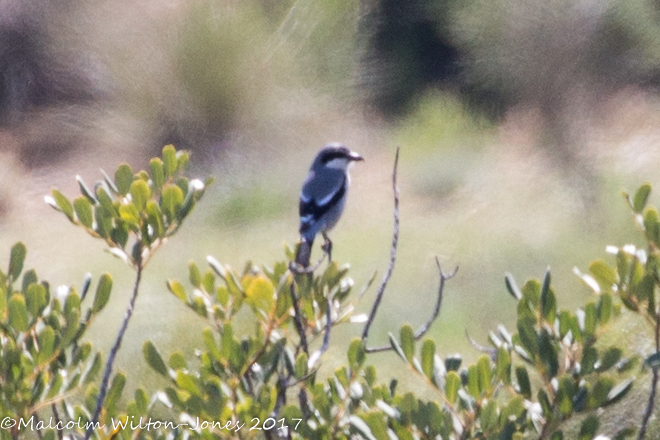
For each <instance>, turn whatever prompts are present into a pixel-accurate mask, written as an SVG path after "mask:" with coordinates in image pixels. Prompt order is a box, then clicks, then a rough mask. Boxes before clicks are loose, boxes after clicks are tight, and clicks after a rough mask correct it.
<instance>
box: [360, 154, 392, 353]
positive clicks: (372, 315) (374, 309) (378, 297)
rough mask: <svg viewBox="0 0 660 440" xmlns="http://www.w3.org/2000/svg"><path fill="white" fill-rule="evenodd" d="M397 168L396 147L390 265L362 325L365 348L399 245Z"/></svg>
mask: <svg viewBox="0 0 660 440" xmlns="http://www.w3.org/2000/svg"><path fill="white" fill-rule="evenodd" d="M398 166H399V148H398V147H397V149H396V156H395V157H394V170H393V171H392V189H393V190H394V232H393V234H392V247H391V250H390V264H389V266H388V268H387V272H386V273H385V276H384V277H383V280H382V281H381V283H380V286H379V287H378V293H377V294H376V300H375V301H374V305H373V306H372V307H371V313H370V314H369V319H367V323H366V324H365V325H364V330H363V331H362V344H363V345H365V346H366V344H367V339H368V338H369V329H370V328H371V324H372V323H373V322H374V318H376V312H377V311H378V307H379V306H380V302H381V301H382V299H383V294H384V293H385V288H386V287H387V282H388V281H389V280H390V277H391V276H392V272H393V271H394V263H395V261H396V249H397V245H398V243H399V188H398V187H397V185H396V174H397V168H398Z"/></svg>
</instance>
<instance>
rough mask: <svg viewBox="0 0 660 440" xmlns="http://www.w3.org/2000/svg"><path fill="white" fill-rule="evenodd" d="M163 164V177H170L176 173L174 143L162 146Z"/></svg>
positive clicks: (176, 163) (176, 164)
mask: <svg viewBox="0 0 660 440" xmlns="http://www.w3.org/2000/svg"><path fill="white" fill-rule="evenodd" d="M163 165H164V169H165V177H172V176H173V175H174V173H176V169H177V167H178V165H179V164H178V162H177V159H176V149H175V148H174V145H166V146H165V147H163Z"/></svg>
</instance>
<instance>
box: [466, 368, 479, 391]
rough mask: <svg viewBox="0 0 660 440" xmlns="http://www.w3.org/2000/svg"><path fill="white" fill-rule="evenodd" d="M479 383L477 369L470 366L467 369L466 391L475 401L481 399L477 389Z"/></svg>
mask: <svg viewBox="0 0 660 440" xmlns="http://www.w3.org/2000/svg"><path fill="white" fill-rule="evenodd" d="M480 382H481V381H480V380H479V369H478V368H477V366H476V365H470V366H469V367H468V384H467V391H468V393H470V395H471V396H472V397H474V398H475V399H479V398H480V397H481V390H480V389H479V384H480Z"/></svg>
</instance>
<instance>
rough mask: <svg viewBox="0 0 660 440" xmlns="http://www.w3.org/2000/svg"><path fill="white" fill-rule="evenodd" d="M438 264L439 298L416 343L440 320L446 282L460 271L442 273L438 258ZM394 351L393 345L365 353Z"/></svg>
mask: <svg viewBox="0 0 660 440" xmlns="http://www.w3.org/2000/svg"><path fill="white" fill-rule="evenodd" d="M435 261H436V264H437V265H438V271H439V272H440V285H439V287H438V297H437V300H436V303H435V308H434V309H433V313H432V314H431V316H430V317H429V319H428V320H427V321H426V323H424V325H422V326H421V327H420V328H419V329H418V330H417V331H416V332H415V335H414V339H415V341H419V340H420V339H421V338H422V337H423V336H424V335H425V334H426V333H427V332H428V331H429V329H430V328H431V324H433V322H434V321H435V320H436V319H437V318H438V316H439V315H440V308H441V305H442V298H443V296H444V295H443V293H444V290H445V281H447V280H449V279H451V278H452V277H453V276H454V275H456V272H457V271H458V266H456V268H455V269H454V270H453V271H451V272H450V273H448V274H446V273H444V272H443V271H442V267H441V266H440V261H439V260H438V258H437V257H436V259H435ZM390 350H393V348H392V346H391V345H383V346H380V347H365V351H366V352H367V353H380V352H383V351H390Z"/></svg>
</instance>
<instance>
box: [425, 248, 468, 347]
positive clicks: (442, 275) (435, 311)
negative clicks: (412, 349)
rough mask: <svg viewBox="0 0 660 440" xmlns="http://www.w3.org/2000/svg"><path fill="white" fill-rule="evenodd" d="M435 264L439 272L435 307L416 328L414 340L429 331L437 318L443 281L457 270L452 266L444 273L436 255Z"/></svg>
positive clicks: (443, 287)
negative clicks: (417, 328) (421, 324)
mask: <svg viewBox="0 0 660 440" xmlns="http://www.w3.org/2000/svg"><path fill="white" fill-rule="evenodd" d="M435 264H436V265H437V266H438V271H439V272H440V287H439V288H438V299H437V301H436V302H435V308H434V309H433V314H432V315H431V316H430V317H429V319H428V321H426V324H424V325H423V326H422V327H420V329H419V330H417V333H415V340H418V339H420V338H421V337H422V336H424V335H425V334H426V332H428V331H429V329H430V328H431V324H433V322H434V321H435V320H436V319H437V318H438V315H439V314H440V306H441V305H442V293H443V292H444V290H445V281H447V280H449V279H451V278H453V277H454V275H456V272H458V266H456V267H455V268H454V270H452V271H451V272H450V273H448V274H446V273H444V272H443V271H442V266H440V260H438V257H435Z"/></svg>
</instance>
